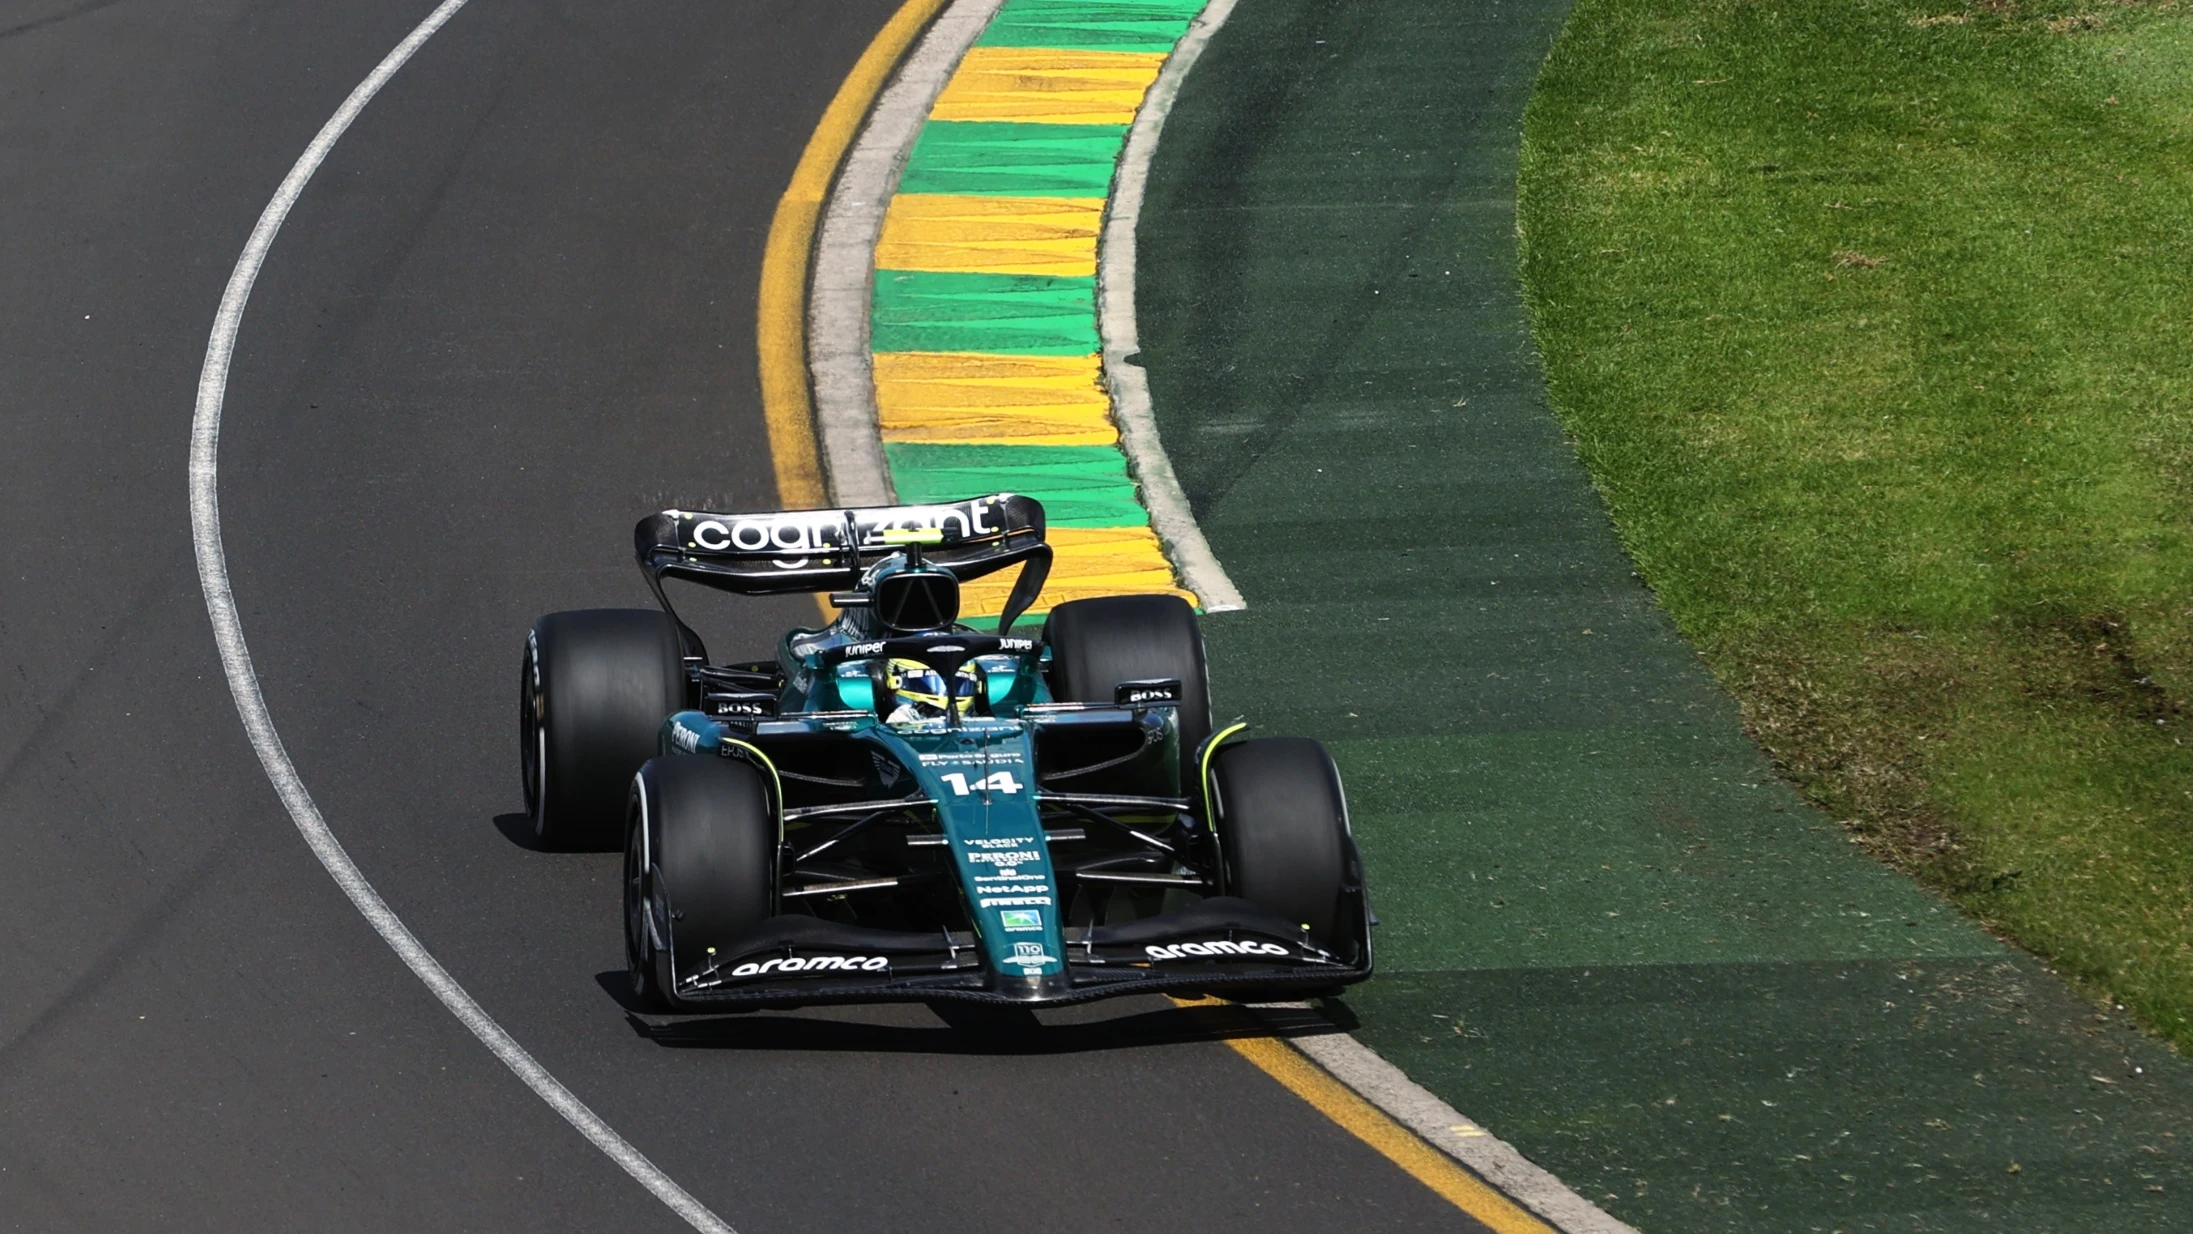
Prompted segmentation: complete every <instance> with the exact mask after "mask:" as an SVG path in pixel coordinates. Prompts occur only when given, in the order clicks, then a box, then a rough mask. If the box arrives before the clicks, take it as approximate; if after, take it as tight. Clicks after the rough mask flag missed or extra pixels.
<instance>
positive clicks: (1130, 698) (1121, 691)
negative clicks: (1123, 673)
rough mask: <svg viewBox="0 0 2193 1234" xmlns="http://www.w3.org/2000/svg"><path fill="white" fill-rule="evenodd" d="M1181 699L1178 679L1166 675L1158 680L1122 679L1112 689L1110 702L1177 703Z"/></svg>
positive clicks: (1125, 703) (1123, 705)
mask: <svg viewBox="0 0 2193 1234" xmlns="http://www.w3.org/2000/svg"><path fill="white" fill-rule="evenodd" d="M1180 699H1181V689H1180V679H1179V678H1177V677H1168V678H1165V679H1163V680H1159V681H1122V682H1120V683H1119V685H1118V686H1116V687H1114V688H1113V690H1112V702H1113V703H1115V704H1117V705H1119V706H1121V707H1132V706H1137V705H1142V704H1148V703H1177V702H1179V701H1180Z"/></svg>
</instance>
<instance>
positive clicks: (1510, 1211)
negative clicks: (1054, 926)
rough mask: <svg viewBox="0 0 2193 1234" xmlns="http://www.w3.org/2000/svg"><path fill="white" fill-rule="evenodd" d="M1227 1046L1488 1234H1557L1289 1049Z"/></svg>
mask: <svg viewBox="0 0 2193 1234" xmlns="http://www.w3.org/2000/svg"><path fill="white" fill-rule="evenodd" d="M1173 1002H1175V1003H1177V1004H1179V1005H1180V1006H1182V1007H1219V1006H1226V1005H1227V1004H1226V1003H1225V1002H1224V1001H1223V1000H1221V999H1216V998H1204V999H1182V998H1176V999H1174V1000H1173ZM1226 1044H1227V1045H1229V1046H1231V1047H1233V1051H1234V1053H1236V1054H1239V1055H1241V1057H1243V1058H1246V1059H1248V1060H1249V1061H1250V1062H1251V1063H1254V1064H1255V1065H1256V1067H1257V1069H1258V1070H1259V1071H1262V1072H1263V1073H1264V1074H1266V1075H1268V1076H1270V1077H1272V1078H1273V1079H1275V1080H1277V1081H1279V1082H1280V1083H1281V1084H1284V1085H1285V1086H1286V1087H1287V1088H1288V1090H1289V1091H1291V1092H1293V1093H1294V1095H1295V1096H1297V1097H1300V1098H1302V1099H1303V1100H1304V1101H1307V1102H1309V1103H1310V1105H1311V1106H1312V1107H1313V1108H1315V1109H1316V1110H1317V1112H1318V1113H1320V1114H1323V1115H1324V1116H1325V1117H1327V1118H1329V1119H1331V1120H1333V1121H1334V1122H1335V1123H1338V1124H1339V1125H1340V1127H1341V1129H1342V1130H1344V1131H1346V1132H1347V1133H1348V1134H1350V1135H1352V1136H1354V1137H1355V1138H1356V1139H1358V1140H1361V1141H1363V1142H1364V1143H1365V1144H1368V1145H1370V1146H1371V1147H1372V1148H1375V1149H1377V1150H1378V1151H1379V1153H1380V1154H1381V1155H1382V1156H1384V1157H1385V1158H1386V1159H1387V1160H1388V1161H1391V1162H1393V1163H1394V1164H1395V1165H1397V1166H1400V1167H1401V1168H1402V1169H1403V1170H1405V1171H1407V1172H1408V1174H1409V1176H1410V1177H1411V1178H1414V1179H1415V1180H1416V1181H1418V1182H1420V1183H1422V1184H1424V1185H1425V1186H1427V1187H1429V1188H1431V1189H1432V1190H1433V1191H1435V1192H1437V1193H1438V1194H1439V1196H1440V1197H1441V1198H1442V1199H1444V1200H1446V1201H1447V1202H1448V1203H1450V1204H1452V1205H1454V1206H1455V1207H1456V1208H1459V1209H1461V1210H1462V1211H1463V1212H1465V1213H1468V1214H1469V1215H1470V1216H1472V1217H1475V1218H1476V1219H1477V1220H1478V1221H1479V1222H1480V1223H1481V1224H1483V1225H1484V1226H1485V1227H1486V1228H1487V1229H1490V1230H1493V1231H1495V1232H1496V1234H1556V1231H1555V1230H1554V1228H1553V1227H1552V1226H1550V1225H1547V1224H1546V1223H1545V1222H1544V1221H1541V1220H1540V1219H1538V1217H1536V1216H1534V1215H1533V1214H1531V1213H1530V1212H1528V1211H1526V1210H1525V1209H1524V1208H1523V1207H1522V1206H1521V1205H1519V1204H1517V1203H1516V1202H1515V1201H1514V1200H1511V1199H1509V1198H1508V1197H1507V1196H1505V1195H1503V1194H1501V1193H1500V1192H1499V1191H1498V1190H1495V1189H1494V1188H1493V1187H1492V1186H1491V1185H1490V1184H1488V1183H1487V1182H1485V1180H1483V1179H1481V1178H1479V1177H1478V1176H1477V1175H1475V1174H1472V1173H1470V1172H1469V1171H1468V1170H1465V1169H1463V1168H1462V1167H1461V1166H1460V1165H1459V1164H1457V1163H1456V1162H1455V1160H1454V1159H1453V1158H1452V1157H1449V1156H1447V1155H1446V1154H1445V1153H1443V1152H1440V1151H1439V1150H1438V1149H1436V1148H1433V1147H1432V1146H1431V1145H1429V1144H1426V1143H1425V1142H1424V1141H1423V1138H1422V1137H1420V1136H1418V1135H1417V1134H1416V1133H1415V1132H1413V1131H1411V1130H1409V1129H1408V1128H1407V1127H1404V1126H1402V1125H1401V1124H1400V1123H1397V1122H1395V1121H1394V1120H1393V1119H1392V1117H1390V1116H1389V1115H1388V1114H1387V1113H1386V1112H1385V1111H1384V1110H1381V1109H1379V1108H1378V1107H1377V1106H1375V1105H1372V1104H1371V1103H1370V1102H1368V1101H1365V1100H1364V1099H1363V1098H1362V1097H1360V1096H1357V1095H1356V1092H1355V1090H1354V1089H1352V1088H1349V1087H1348V1086H1347V1085H1345V1084H1342V1083H1341V1082H1340V1081H1338V1080H1336V1079H1334V1078H1333V1077H1332V1076H1331V1074H1330V1073H1328V1072H1327V1071H1326V1070H1325V1069H1324V1068H1323V1067H1320V1066H1318V1065H1317V1064H1316V1063H1313V1062H1311V1061H1310V1060H1309V1059H1308V1058H1306V1057H1304V1056H1303V1054H1302V1052H1301V1051H1299V1050H1297V1049H1295V1048H1294V1047H1293V1046H1290V1045H1288V1044H1286V1043H1285V1042H1283V1041H1279V1040H1277V1039H1275V1038H1272V1037H1231V1038H1228V1039H1227V1041H1226Z"/></svg>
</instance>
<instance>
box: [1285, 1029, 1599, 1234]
mask: <svg viewBox="0 0 2193 1234" xmlns="http://www.w3.org/2000/svg"><path fill="white" fill-rule="evenodd" d="M1261 1006H1266V1007H1275V1008H1277V1007H1285V1008H1289V1009H1310V1004H1308V1003H1266V1004H1261ZM1256 1009H1257V1007H1256V1006H1251V1008H1250V1010H1252V1011H1255V1010H1256ZM1281 1039H1282V1040H1284V1041H1286V1043H1287V1044H1288V1045H1290V1046H1293V1047H1294V1048H1295V1049H1296V1050H1298V1051H1300V1052H1301V1053H1302V1054H1303V1055H1304V1056H1306V1057H1308V1058H1309V1060H1310V1061H1311V1062H1314V1063H1316V1064H1317V1065H1318V1066H1320V1067H1322V1068H1324V1069H1325V1071H1326V1072H1327V1073H1328V1074H1330V1075H1331V1076H1332V1077H1333V1078H1334V1079H1336V1080H1338V1081H1340V1082H1341V1083H1342V1084H1345V1085H1347V1086H1348V1087H1349V1088H1350V1089H1351V1090H1353V1091H1354V1092H1355V1094H1356V1095H1357V1096H1359V1097H1361V1098H1363V1099H1364V1100H1365V1101H1368V1102H1370V1103H1371V1104H1372V1105H1374V1106H1377V1107H1378V1108H1379V1109H1381V1110H1383V1111H1385V1112H1386V1114H1387V1116H1388V1117H1390V1118H1392V1119H1393V1120H1394V1121H1395V1122H1397V1123H1400V1124H1401V1125H1402V1126H1404V1127H1407V1128H1408V1129H1409V1130H1411V1131H1413V1132H1415V1133H1416V1134H1417V1136H1418V1137H1420V1138H1421V1139H1422V1140H1423V1141H1424V1142H1425V1143H1427V1144H1429V1145H1431V1146H1432V1147H1434V1148H1436V1149H1438V1150H1439V1151H1440V1152H1442V1153H1445V1154H1446V1155H1447V1156H1449V1157H1452V1158H1453V1159H1454V1160H1455V1161H1457V1162H1459V1163H1461V1165H1462V1167H1463V1168H1464V1169H1467V1170H1469V1171H1470V1172H1471V1173H1473V1174H1475V1175H1477V1176H1478V1177H1479V1178H1482V1179H1484V1180H1485V1181H1486V1182H1488V1183H1491V1184H1492V1185H1493V1186H1494V1187H1497V1188H1499V1189H1500V1190H1501V1191H1503V1192H1505V1193H1506V1194H1507V1195H1508V1197H1509V1198H1510V1199H1512V1200H1514V1201H1516V1202H1517V1203H1519V1204H1521V1205H1523V1206H1524V1207H1525V1208H1528V1209H1529V1210H1531V1211H1532V1212H1533V1213H1536V1214H1537V1215H1538V1216H1539V1217H1540V1218H1541V1219H1543V1220H1544V1221H1545V1222H1546V1223H1547V1224H1549V1225H1551V1226H1553V1227H1554V1228H1555V1229H1557V1230H1560V1231H1561V1232H1562V1234H1638V1231H1637V1229H1636V1228H1635V1227H1634V1226H1630V1225H1627V1224H1625V1223H1623V1222H1622V1221H1619V1220H1617V1219H1616V1218H1614V1217H1613V1216H1610V1215H1609V1214H1608V1213H1606V1212H1605V1211H1604V1210H1602V1209H1601V1208H1600V1207H1599V1206H1598V1205H1596V1204H1593V1203H1592V1202H1591V1201H1590V1200H1587V1199H1585V1198H1584V1197H1583V1196H1580V1195H1578V1194H1577V1193H1576V1192H1574V1191H1572V1190H1570V1189H1569V1187H1568V1185H1567V1184H1565V1183H1563V1182H1562V1181H1561V1180H1560V1179H1559V1178H1556V1177H1555V1176H1554V1175H1553V1174H1552V1173H1551V1172H1549V1171H1547V1170H1546V1169H1545V1168H1544V1167H1542V1166H1539V1165H1537V1164H1535V1163H1533V1162H1532V1161H1531V1160H1530V1159H1529V1158H1527V1157H1525V1156H1524V1155H1523V1154H1522V1153H1520V1152H1518V1151H1517V1150H1516V1148H1515V1146H1514V1145H1512V1144H1509V1143H1508V1142H1507V1141H1505V1140H1502V1139H1501V1138H1499V1137H1498V1136H1496V1135H1494V1134H1492V1133H1491V1132H1490V1131H1487V1130H1486V1129H1485V1128H1484V1127H1483V1126H1482V1125H1480V1124H1479V1123H1477V1122H1476V1121H1475V1120H1473V1119H1470V1118H1467V1117H1465V1116H1464V1115H1462V1114H1461V1113H1460V1112H1458V1111H1457V1110H1456V1109H1455V1108H1454V1107H1453V1106H1451V1105H1448V1104H1447V1103H1446V1102H1444V1101H1442V1100H1440V1099H1439V1098H1438V1097H1436V1096H1434V1095H1433V1094H1432V1093H1430V1092H1428V1091H1427V1090H1426V1089H1425V1088H1424V1087H1423V1086H1422V1085H1420V1084H1418V1083H1417V1082H1416V1081H1414V1080H1411V1079H1410V1078H1409V1077H1408V1076H1407V1075H1406V1074H1404V1073H1403V1072H1402V1070H1401V1069H1400V1068H1399V1067H1396V1066H1394V1065H1393V1064H1392V1063H1389V1062H1387V1061H1386V1060H1385V1059H1384V1058H1382V1057H1380V1056H1379V1054H1378V1052H1377V1051H1375V1050H1373V1049H1371V1048H1370V1047H1369V1046H1367V1045H1364V1044H1363V1043H1362V1042H1360V1041H1357V1040H1356V1039H1355V1038H1354V1037H1352V1036H1350V1035H1348V1034H1347V1033H1345V1032H1337V1031H1336V1032H1332V1033H1326V1034H1322V1035H1318V1036H1307V1037H1284V1038H1281Z"/></svg>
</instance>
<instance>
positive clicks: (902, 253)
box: [876, 193, 1104, 278]
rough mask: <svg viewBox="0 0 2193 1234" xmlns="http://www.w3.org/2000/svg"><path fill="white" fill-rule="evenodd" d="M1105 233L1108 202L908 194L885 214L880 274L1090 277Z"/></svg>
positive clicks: (893, 202) (878, 250)
mask: <svg viewBox="0 0 2193 1234" xmlns="http://www.w3.org/2000/svg"><path fill="white" fill-rule="evenodd" d="M1103 226H1104V199H1103V198H1101V197H1086V198H1083V197H953V196H948V195H945V194H938V193H901V194H899V195H898V196H896V197H893V198H892V199H891V205H890V208H889V209H887V210H885V211H884V215H883V236H882V238H881V239H879V240H877V241H876V268H877V269H878V270H943V271H965V272H967V273H970V274H1049V275H1057V276H1072V277H1078V278H1087V277H1089V276H1090V275H1093V274H1095V273H1096V260H1097V258H1096V253H1097V232H1098V231H1100V230H1102V229H1103Z"/></svg>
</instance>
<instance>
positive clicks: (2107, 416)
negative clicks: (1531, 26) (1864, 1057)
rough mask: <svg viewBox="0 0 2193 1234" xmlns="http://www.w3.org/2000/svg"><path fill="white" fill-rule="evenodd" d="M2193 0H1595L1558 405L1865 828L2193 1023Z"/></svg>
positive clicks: (2051, 954) (1763, 714)
mask: <svg viewBox="0 0 2193 1234" xmlns="http://www.w3.org/2000/svg"><path fill="white" fill-rule="evenodd" d="M2187 82H2193V11H2189V9H2188V8H2187V7H2184V6H2182V5H2178V4H2174V3H2173V4H2161V5H2155V4H2147V5H2134V4H2115V3H2093V4H2088V5H2085V6H2079V5H2076V4H2068V5H2067V4H2059V5H2058V6H2057V7H2026V6H2022V5H2020V4H2019V3H2018V2H2017V0H1983V2H1982V3H1980V4H1977V5H1974V6H1972V7H1961V6H1959V5H1958V4H1957V3H1956V2H1955V0H1931V3H1924V4H1921V3H1914V0H1855V2H1854V0H1703V2H1699V0H1581V2H1580V3H1579V4H1578V5H1577V8H1576V11H1575V14H1574V16H1573V17H1572V19H1571V20H1570V22H1569V24H1568V26H1567V27H1566V30H1565V32H1564V34H1563V35H1562V37H1561V40H1560V42H1559V44H1558V45H1557V47H1556V49H1555V52H1554V54H1553V56H1552V58H1551V59H1550V61H1549V62H1548V64H1547V66H1546V69H1545V72H1544V75H1543V77H1542V78H1541V80H1540V84H1539V88H1538V92H1537V94H1536V96H1535V97H1534V99H1533V101H1532V103H1531V107H1530V111H1529V113H1528V115H1527V118H1526V124H1525V139H1524V147H1523V161H1522V171H1521V217H1520V228H1521V234H1522V237H1523V271H1524V279H1525V286H1526V295H1527V297H1528V301H1529V305H1530V310H1531V314H1532V321H1533V326H1534V329H1535V331H1536V334H1537V339H1538V343H1539V347H1540V350H1541V352H1542V354H1543V357H1544V361H1545V366H1546V370H1547V374H1548V378H1549V381H1550V384H1551V389H1552V396H1553V399H1554V402H1555V406H1556V409H1557V410H1558V412H1559V413H1560V415H1561V417H1562V419H1563V421H1564V423H1565V424H1566V426H1567V427H1568V429H1569V431H1570V433H1571V434H1572V435H1573V437H1574V439H1575V440H1576V442H1577V445H1578V447H1579V450H1580V452H1581V454H1582V456H1583V458H1584V461H1585V462H1586V464H1587V465H1588V466H1589V467H1590V469H1591V471H1592V474H1593V476H1594V478H1595V480H1596V482H1597V483H1598V484H1599V486H1600V488H1601V490H1602V492H1603V493H1604V494H1605V496H1606V498H1607V501H1608V502H1609V504H1610V506H1611V508H1612V512H1613V515H1614V518H1615V521H1616V523H1617V525H1618V527H1619V529H1620V531H1621V534H1622V536H1623V538H1624V540H1625V541H1626V543H1627V545H1628V547H1629V549H1630V551H1631V552H1632V554H1633V555H1634V557H1635V559H1636V561H1637V562H1638V565H1639V569H1640V570H1641V571H1642V572H1643V573H1644V576H1645V577H1646V579H1647V580H1648V581H1649V582H1650V583H1651V584H1652V585H1653V587H1654V588H1655V589H1656V590H1657V591H1658V593H1659V595H1660V597H1661V598H1662V600H1663V601H1664V602H1665V604H1666V605H1667V607H1668V609H1669V611H1670V612H1671V613H1672V614H1673V615H1674V618H1675V620H1676V622H1677V623H1678V625H1680V627H1681V628H1682V629H1683V631H1684V633H1685V634H1687V635H1688V636H1689V637H1690V638H1691V639H1692V640H1693V641H1694V642H1695V644H1696V645H1697V646H1698V647H1699V648H1700V649H1701V650H1702V651H1703V653H1704V655H1705V657H1706V659H1707V660H1708V661H1709V663H1710V664H1711V665H1712V666H1713V668H1714V671H1715V672H1716V673H1717V675H1718V676H1719V677H1720V678H1721V680H1722V681H1723V682H1724V683H1725V684H1727V685H1728V686H1729V687H1730V688H1731V689H1732V690H1733V691H1734V692H1735V693H1736V695H1737V697H1738V698H1739V700H1740V701H1741V703H1742V705H1743V707H1744V710H1745V715H1746V718H1747V721H1748V722H1749V724H1750V726H1751V728H1752V730H1753V732H1754V733H1755V735H1756V736H1757V737H1758V738H1759V739H1760V741H1761V742H1762V743H1763V744H1764V745H1765V747H1766V748H1767V750H1768V751H1769V753H1770V754H1771V755H1773V757H1774V758H1775V759H1776V760H1777V761H1778V762H1779V763H1780V764H1781V766H1782V767H1783V768H1784V769H1785V770H1786V771H1787V772H1789V773H1790V774H1791V775H1792V777H1793V778H1794V779H1795V780H1796V781H1797V782H1798V783H1799V785H1800V786H1801V787H1802V788H1803V789H1804V790H1805V791H1806V792H1807V793H1808V794H1809V795H1811V796H1812V797H1813V798H1814V799H1815V800H1816V801H1818V802H1820V803H1821V804H1823V805H1824V806H1826V807H1827V808H1829V809H1830V810H1832V811H1833V812H1834V813H1835V814H1836V816H1837V817H1838V818H1843V819H1847V820H1849V826H1850V827H1851V828H1852V829H1853V833H1854V837H1855V838H1857V839H1858V840H1860V841H1861V842H1863V843H1865V844H1867V845H1868V846H1869V847H1871V848H1872V849H1873V850H1874V851H1876V852H1877V853H1879V854H1881V855H1882V856H1884V857H1885V858H1887V859H1888V860H1890V861H1892V862H1894V863H1896V864H1898V865H1900V866H1902V867H1904V868H1906V869H1908V870H1910V871H1911V872H1913V873H1914V874H1916V875H1918V876H1919V877H1920V878H1922V879H1924V880H1925V881H1927V882H1929V883H1931V884H1933V885H1935V886H1938V887H1940V888H1942V889H1943V890H1945V891H1947V892H1948V893H1949V894H1951V895H1952V896H1954V897H1955V898H1956V899H1957V900H1958V901H1959V902H1960V903H1962V904H1964V905H1965V906H1966V907H1967V908H1968V909H1970V910H1971V911H1972V912H1974V913H1975V914H1977V915H1978V916H1979V917H1981V918H1982V919H1983V920H1985V921H1986V922H1988V923H1989V924H1990V925H1991V926H1992V927H1994V928H1996V929H1998V930H2000V931H2002V932H2004V933H2006V934H2008V935H2010V936H2011V937H2013V938H2015V939H2017V940H2018V941H2019V942H2021V943H2023V944H2024V945H2026V946H2028V947H2030V948H2032V949H2033V950H2035V951H2036V952H2038V953H2040V954H2042V955H2043V956H2046V957H2048V958H2049V959H2050V960H2051V961H2052V963H2053V964H2054V965H2055V966H2056V967H2057V968H2058V969H2059V971H2062V972H2064V973H2065V974H2066V975H2068V976H2070V977H2071V978H2072V979H2073V980H2075V981H2077V982H2079V983H2081V984H2083V985H2085V986H2086V987H2087V988H2088V989H2089V990H2090V991H2091V992H2094V993H2097V994H2100V995H2106V996H2109V997H2113V998H2115V999H2117V1000H2119V1001H2121V1002H2123V1003H2125V1004H2127V1005H2130V1006H2131V1007H2133V1008H2134V1009H2135V1010H2136V1011H2137V1012H2139V1013H2140V1014H2141V1015H2142V1016H2143V1017H2144V1018H2145V1020H2146V1021H2147V1023H2149V1024H2150V1025H2151V1026H2153V1027H2154V1028H2156V1029H2158V1030H2159V1031H2160V1032H2162V1033H2163V1034H2164V1035H2165V1036H2167V1037H2169V1038H2170V1039H2171V1040H2173V1041H2174V1042H2175V1043H2176V1044H2177V1045H2178V1046H2179V1047H2180V1048H2181V1049H2185V1048H2188V1047H2193V751H2189V750H2188V749H2187V747H2186V746H2185V744H2184V741H2185V732H2186V727H2187V724H2186V721H2187V719H2188V708H2187V703H2188V701H2189V700H2193V348H2189V347H2188V346H2187V339H2188V333H2189V331H2193V157H2189V156H2188V154H2187V151H2188V150H2189V149H2193V90H2188V89H2187V88H2186V83H2187Z"/></svg>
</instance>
